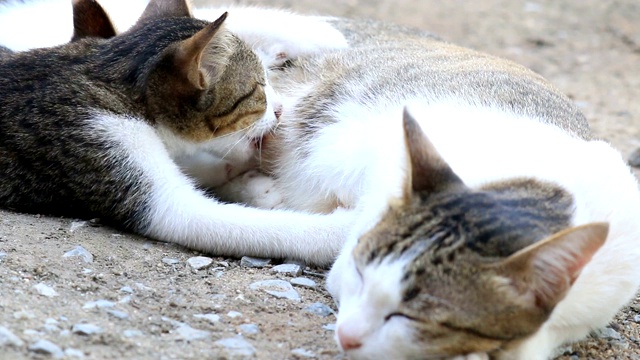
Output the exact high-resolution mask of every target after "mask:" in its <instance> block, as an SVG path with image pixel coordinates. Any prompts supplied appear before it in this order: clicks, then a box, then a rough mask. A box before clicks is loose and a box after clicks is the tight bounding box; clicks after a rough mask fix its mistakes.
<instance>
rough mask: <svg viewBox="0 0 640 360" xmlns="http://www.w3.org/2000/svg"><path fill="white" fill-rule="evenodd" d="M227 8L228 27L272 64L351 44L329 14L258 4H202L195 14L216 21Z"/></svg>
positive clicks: (280, 63)
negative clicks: (226, 5) (284, 9)
mask: <svg viewBox="0 0 640 360" xmlns="http://www.w3.org/2000/svg"><path fill="white" fill-rule="evenodd" d="M225 10H228V11H229V17H228V18H227V20H226V22H225V26H226V28H227V29H228V30H229V31H231V32H233V33H234V34H236V35H237V36H239V37H240V38H241V39H242V40H244V41H245V42H247V43H248V44H249V45H251V47H252V48H253V49H254V50H255V51H256V52H257V53H259V54H261V55H263V57H264V58H263V60H264V59H266V60H267V63H266V65H267V66H268V67H270V66H278V64H279V65H282V64H283V63H284V62H285V61H286V60H287V59H293V58H297V57H301V56H307V55H312V54H318V53H324V52H327V51H332V50H339V49H345V48H347V47H348V44H347V40H346V38H345V37H344V35H342V33H341V32H340V31H338V30H337V29H336V28H334V27H333V26H331V25H330V24H329V23H328V21H327V20H328V19H329V18H325V17H319V16H304V15H298V14H294V13H291V12H287V11H283V10H276V9H261V8H255V7H230V8H224V9H223V8H201V9H194V15H195V17H197V18H200V19H204V20H209V21H212V20H215V19H217V18H218V16H220V14H221V13H222V12H223V11H225Z"/></svg>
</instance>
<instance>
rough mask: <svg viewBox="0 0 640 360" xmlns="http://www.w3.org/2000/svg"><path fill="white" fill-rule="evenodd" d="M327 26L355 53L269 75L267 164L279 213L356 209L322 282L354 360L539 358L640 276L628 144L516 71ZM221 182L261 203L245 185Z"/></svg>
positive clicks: (628, 294)
mask: <svg viewBox="0 0 640 360" xmlns="http://www.w3.org/2000/svg"><path fill="white" fill-rule="evenodd" d="M333 24H334V25H335V26H336V28H337V29H339V30H340V31H341V32H342V33H343V34H345V36H346V37H347V39H348V40H349V41H350V47H349V49H347V50H341V51H336V52H333V53H328V54H322V55H318V56H310V57H303V58H301V59H297V60H293V61H292V62H291V63H290V64H288V65H289V66H285V67H283V68H282V69H281V70H280V71H274V72H273V73H272V75H271V81H272V83H273V85H274V88H275V90H276V92H277V93H279V94H280V95H281V100H282V103H283V113H282V116H281V118H280V125H279V127H278V130H277V131H276V132H274V134H273V135H272V136H268V137H267V138H266V139H265V141H264V144H263V149H262V171H264V172H266V173H268V174H270V175H271V176H272V177H273V178H274V181H275V186H274V187H275V189H276V190H277V191H279V192H280V193H281V197H282V199H283V202H282V204H280V206H281V207H284V208H290V209H297V210H304V211H313V212H330V211H332V210H333V209H335V208H336V207H346V208H349V209H353V211H355V212H357V213H358V219H359V220H358V221H357V222H356V224H355V225H354V227H353V229H352V232H351V233H350V236H349V237H348V240H347V243H346V245H345V247H344V248H343V250H342V252H341V254H340V256H339V257H338V259H337V261H336V263H335V264H334V265H333V267H332V269H331V272H330V274H329V277H328V280H327V286H328V289H329V291H330V293H331V294H332V295H333V296H334V298H335V299H336V301H337V303H338V306H339V313H338V316H337V318H338V320H337V330H336V340H337V341H338V343H339V344H340V346H341V347H342V348H343V349H344V350H345V351H346V352H347V353H348V354H349V356H350V358H353V359H379V358H389V359H391V358H393V359H425V358H426V359H430V358H434V359H440V358H447V357H456V356H461V357H463V358H468V359H478V358H480V359H482V358H492V359H501V360H507V359H510V360H515V359H525V360H542V359H547V358H549V357H550V356H551V354H552V353H553V351H554V349H555V348H556V347H558V346H559V345H561V344H563V343H565V342H568V341H574V340H577V339H580V338H583V337H584V336H586V335H587V334H588V333H589V332H590V331H591V330H592V329H595V328H598V327H602V326H605V325H606V324H607V323H608V322H609V321H610V320H611V319H612V317H613V316H614V314H615V313H616V312H617V311H618V310H619V309H620V308H621V307H622V306H623V305H625V304H626V303H627V302H628V301H629V300H630V299H631V298H632V297H633V296H634V294H635V293H636V291H637V289H638V286H639V284H640V265H639V261H638V260H640V246H638V245H639V244H638V241H639V240H640V225H639V224H638V221H637V219H638V217H640V192H639V190H638V183H637V180H636V179H635V178H634V176H633V175H632V174H631V172H630V170H629V168H628V166H627V165H626V164H625V162H624V161H623V159H622V157H621V155H620V154H619V152H618V151H616V150H615V149H613V148H612V147H611V146H610V145H608V144H607V143H606V142H604V141H599V140H593V139H591V133H590V130H589V128H588V124H587V122H586V120H585V118H584V116H583V115H582V114H581V113H580V111H579V110H578V109H577V108H576V106H575V105H574V104H572V103H571V101H570V100H569V99H567V98H566V97H565V96H563V95H561V94H560V93H559V92H558V91H557V90H556V89H555V88H553V86H551V85H550V84H549V83H547V82H546V81H545V80H544V79H542V78H541V77H540V76H538V75H536V74H534V73H532V72H530V71H529V70H527V69H525V68H523V67H521V66H518V65H515V64H513V63H510V62H508V61H504V60H501V59H497V58H494V57H491V56H487V55H484V54H479V53H475V52H473V51H470V50H467V49H461V48H459V47H456V46H454V45H451V44H447V43H444V42H441V41H437V40H435V39H433V38H431V37H430V36H429V35H428V34H423V33H420V32H419V31H414V30H409V29H403V28H400V27H396V26H392V25H387V24H380V23H376V22H368V21H350V20H344V19H336V20H333ZM406 107H408V109H409V113H405V114H404V115H403V111H404V110H403V109H405V108H406ZM423 132H424V134H426V137H425V136H424V135H422V133H423ZM227 186H228V187H229V188H231V190H230V193H232V194H233V193H234V190H235V191H237V192H236V193H235V194H236V195H238V197H236V198H235V199H234V200H235V201H243V202H247V203H253V204H256V205H258V206H259V205H260V203H259V202H254V199H253V198H252V196H251V194H247V191H246V189H248V188H249V189H250V188H251V179H248V180H246V181H245V179H243V178H242V177H240V178H237V179H235V180H234V181H232V182H231V183H230V184H228V185H227ZM234 187H235V188H234ZM243 191H244V192H243Z"/></svg>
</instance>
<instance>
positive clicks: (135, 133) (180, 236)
mask: <svg viewBox="0 0 640 360" xmlns="http://www.w3.org/2000/svg"><path fill="white" fill-rule="evenodd" d="M89 121H90V122H89V123H88V125H89V126H90V128H91V131H92V134H93V136H99V137H100V138H102V139H110V140H111V141H113V142H114V143H116V144H119V145H120V146H119V147H114V149H115V150H114V152H113V153H112V154H111V156H112V157H114V158H115V159H125V160H126V161H127V162H128V163H129V164H130V165H132V166H134V167H135V168H137V169H140V170H141V171H143V173H144V174H145V176H147V177H148V178H150V179H151V180H152V184H153V188H152V190H151V195H150V198H151V204H150V211H149V213H148V214H147V217H148V219H149V221H150V226H149V228H148V230H147V233H146V234H145V235H148V236H150V237H153V238H156V239H159V240H165V241H170V242H174V243H177V244H181V245H184V246H187V247H190V248H196V249H202V250H205V251H208V252H211V253H214V254H228V255H236V256H241V255H246V254H252V255H254V256H263V257H297V258H301V259H305V260H307V261H310V262H313V263H318V264H329V263H330V262H331V261H332V260H333V259H334V256H335V254H336V253H337V252H338V250H339V249H340V248H341V247H342V244H343V239H344V238H345V236H346V235H345V231H346V229H347V224H349V223H350V222H351V221H352V216H353V214H352V213H350V212H346V211H338V212H336V213H334V214H331V215H315V214H304V213H294V212H291V211H266V210H259V209H255V208H248V207H244V206H241V205H236V204H222V203H219V202H217V201H215V200H214V199H212V198H209V197H207V196H205V195H204V193H203V192H202V191H200V190H197V189H196V188H195V186H194V183H193V182H192V180H190V179H189V178H188V177H187V176H185V175H184V174H183V173H182V172H181V171H180V169H179V168H178V166H177V165H176V164H175V163H174V162H173V161H172V160H171V157H170V154H169V152H168V151H167V147H166V146H165V144H164V143H163V142H162V140H161V136H160V135H159V134H158V131H157V130H156V129H154V128H153V127H151V126H149V125H148V124H146V123H145V122H144V121H142V120H137V119H131V118H124V117H119V116H113V115H106V114H97V115H96V116H95V117H94V118H92V119H90V120H89ZM125 149H126V150H125ZM125 175H126V174H125ZM265 244H269V246H265Z"/></svg>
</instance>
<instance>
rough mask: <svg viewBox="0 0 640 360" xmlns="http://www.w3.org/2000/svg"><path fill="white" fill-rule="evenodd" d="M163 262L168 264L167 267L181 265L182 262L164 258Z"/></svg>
mask: <svg viewBox="0 0 640 360" xmlns="http://www.w3.org/2000/svg"><path fill="white" fill-rule="evenodd" d="M162 262H163V263H165V264H167V265H175V264H179V263H180V260H178V259H172V258H168V257H164V258H162Z"/></svg>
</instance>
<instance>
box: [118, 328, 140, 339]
mask: <svg viewBox="0 0 640 360" xmlns="http://www.w3.org/2000/svg"><path fill="white" fill-rule="evenodd" d="M122 335H124V337H127V338H134V337H140V336H144V333H143V332H142V331H140V330H137V329H128V330H125V331H123V332H122Z"/></svg>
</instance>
